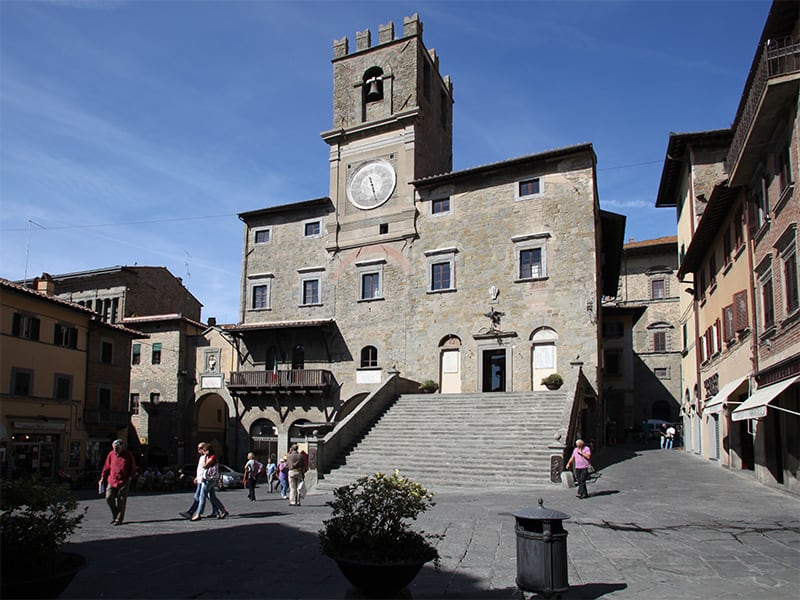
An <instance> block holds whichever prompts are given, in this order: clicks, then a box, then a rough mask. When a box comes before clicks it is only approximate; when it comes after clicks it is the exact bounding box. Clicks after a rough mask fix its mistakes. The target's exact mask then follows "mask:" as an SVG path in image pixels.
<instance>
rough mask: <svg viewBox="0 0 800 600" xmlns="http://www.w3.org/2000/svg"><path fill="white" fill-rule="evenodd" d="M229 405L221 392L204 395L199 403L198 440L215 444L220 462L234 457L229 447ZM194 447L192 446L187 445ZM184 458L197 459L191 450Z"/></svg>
mask: <svg viewBox="0 0 800 600" xmlns="http://www.w3.org/2000/svg"><path fill="white" fill-rule="evenodd" d="M227 434H228V406H227V405H226V404H225V400H223V399H222V396H220V395H219V394H209V395H208V396H205V397H203V398H202V399H201V400H200V401H199V403H198V405H197V440H196V441H200V442H208V443H210V444H213V445H214V450H215V451H216V453H217V456H219V457H220V462H224V461H230V460H232V459H233V456H232V454H230V453H229V448H228V435H227ZM185 447H186V448H193V445H192V446H185ZM184 460H189V461H193V460H196V455H194V454H193V453H192V452H189V453H187V454H186V456H185V457H184Z"/></svg>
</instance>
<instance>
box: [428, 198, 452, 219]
mask: <svg viewBox="0 0 800 600" xmlns="http://www.w3.org/2000/svg"><path fill="white" fill-rule="evenodd" d="M449 212H450V198H439V199H438V200H433V201H432V202H431V214H433V215H440V214H443V213H449Z"/></svg>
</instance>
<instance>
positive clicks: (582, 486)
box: [575, 469, 589, 496]
mask: <svg viewBox="0 0 800 600" xmlns="http://www.w3.org/2000/svg"><path fill="white" fill-rule="evenodd" d="M575 479H577V480H578V495H579V496H588V495H589V492H587V491H586V480H587V479H589V469H575Z"/></svg>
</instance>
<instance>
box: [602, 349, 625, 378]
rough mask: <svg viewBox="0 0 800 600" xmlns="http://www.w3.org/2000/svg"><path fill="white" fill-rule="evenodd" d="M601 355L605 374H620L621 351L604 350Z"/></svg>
mask: <svg viewBox="0 0 800 600" xmlns="http://www.w3.org/2000/svg"><path fill="white" fill-rule="evenodd" d="M603 356H604V360H603V362H604V364H605V372H606V375H622V351H621V350H606V351H605V352H604V354H603Z"/></svg>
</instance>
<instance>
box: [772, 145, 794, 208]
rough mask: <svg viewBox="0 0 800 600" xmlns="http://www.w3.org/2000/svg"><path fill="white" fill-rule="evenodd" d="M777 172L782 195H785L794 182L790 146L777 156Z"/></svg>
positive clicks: (786, 146) (785, 147) (782, 149)
mask: <svg viewBox="0 0 800 600" xmlns="http://www.w3.org/2000/svg"><path fill="white" fill-rule="evenodd" d="M775 172H776V173H777V174H778V183H779V184H780V186H781V187H780V193H781V196H783V193H784V192H785V191H786V190H787V189H788V188H789V186H790V185H791V184H792V183H793V182H792V162H791V156H790V153H789V144H786V145H785V146H784V147H783V148H781V151H780V152H779V153H778V154H777V156H775Z"/></svg>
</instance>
